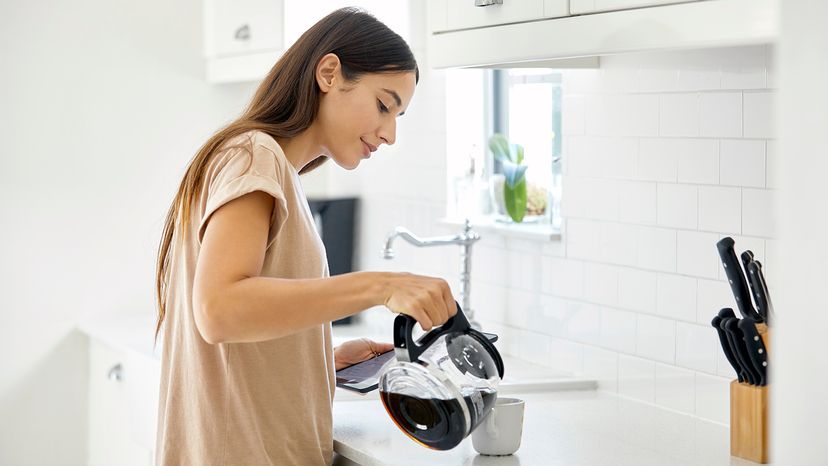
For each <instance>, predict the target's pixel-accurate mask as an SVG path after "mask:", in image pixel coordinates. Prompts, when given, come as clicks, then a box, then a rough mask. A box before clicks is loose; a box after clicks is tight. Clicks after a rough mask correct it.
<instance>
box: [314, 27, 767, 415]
mask: <svg viewBox="0 0 828 466" xmlns="http://www.w3.org/2000/svg"><path fill="white" fill-rule="evenodd" d="M412 29H413V30H416V28H412ZM414 46H415V49H416V50H417V51H418V52H419V53H422V44H421V43H418V42H417V41H415V42H414ZM420 56H421V57H422V55H420ZM420 63H421V67H422V71H423V78H422V81H421V84H420V85H419V86H418V89H417V92H416V95H415V97H414V101H413V103H412V104H411V108H410V110H409V111H408V112H407V113H406V115H405V117H403V118H402V119H400V122H399V125H398V128H399V130H398V132H399V134H398V138H397V141H398V142H397V144H396V145H395V146H394V147H392V148H389V149H385V148H384V149H383V150H381V151H380V152H378V153H377V155H376V156H375V157H374V158H373V159H372V160H371V161H369V162H368V163H365V164H364V165H363V166H361V167H360V168H359V169H358V170H356V172H354V173H346V172H344V171H341V170H330V176H329V187H328V189H329V190H334V191H335V190H336V189H339V188H340V187H341V186H344V187H345V188H344V189H346V190H347V191H348V192H351V193H358V194H359V195H360V196H361V197H362V198H363V206H364V208H363V220H364V223H363V225H362V228H363V231H362V234H361V235H360V241H361V246H362V247H361V251H360V254H359V261H360V264H361V266H362V268H365V269H395V270H408V271H413V272H419V273H433V274H437V275H440V276H443V277H444V278H447V279H450V281H451V282H452V283H453V286H454V290H455V291H457V290H458V288H457V280H456V278H457V274H458V268H459V256H458V249H457V248H450V249H446V248H434V249H421V250H417V249H414V248H413V247H410V246H408V245H406V244H404V243H402V242H398V243H397V244H398V246H397V248H398V249H399V251H398V255H397V258H396V259H395V260H394V261H391V262H389V261H384V260H382V259H380V258H379V249H380V247H381V245H382V241H383V238H384V235H385V234H386V233H387V232H388V231H389V230H390V229H391V228H393V227H394V226H396V225H404V226H406V227H409V228H411V229H412V230H413V231H414V232H415V233H418V234H421V235H431V234H445V233H449V232H452V231H453V230H452V229H450V228H446V227H445V226H443V225H441V224H439V223H438V222H436V221H435V219H437V218H439V217H441V216H442V215H443V214H444V212H445V207H446V189H445V186H446V159H447V156H446V154H445V149H444V148H445V146H446V141H445V138H446V134H445V129H444V128H445V104H444V91H443V84H444V81H445V72H443V71H433V70H428V69H427V62H424V61H423V60H422V59H421V62H420ZM772 70H773V54H772V50H770V48H768V47H764V46H760V47H745V48H733V49H722V50H709V51H681V52H670V53H648V54H637V55H626V56H614V57H604V58H603V59H602V65H601V69H598V70H577V71H567V72H565V75H564V94H565V101H564V108H563V111H564V122H563V123H564V137H565V140H564V153H565V155H564V160H565V170H566V173H565V179H564V218H565V224H566V231H565V235H564V240H563V241H562V242H559V243H552V242H535V241H530V240H525V239H516V238H508V237H500V236H497V235H494V234H483V236H484V239H483V240H482V241H481V242H480V243H478V245H477V246H475V250H474V259H473V271H472V277H473V286H472V305H473V306H474V308H475V309H476V311H477V312H478V316H479V318H481V319H483V323H484V327H487V328H488V329H490V330H492V331H496V332H499V333H500V334H501V336H502V340H501V343H500V347H501V349H502V350H505V352H507V353H510V354H514V355H517V356H520V357H523V358H526V359H529V360H532V361H535V362H537V363H540V364H544V365H549V366H552V367H557V368H560V369H563V370H566V371H572V372H579V373H585V374H588V375H590V376H594V377H596V378H598V380H599V382H600V387H601V389H603V390H607V391H611V392H615V393H619V394H620V395H622V396H626V397H630V398H633V399H637V400H641V401H644V402H647V403H653V404H656V405H659V406H663V407H666V408H669V409H673V410H676V411H678V412H683V413H687V414H690V415H694V416H699V417H701V418H705V419H708V420H711V421H714V422H717V423H720V424H728V423H729V389H728V385H727V384H728V383H729V381H730V380H731V379H732V378H734V377H735V375H734V374H733V373H732V369H730V367H729V365H728V363H727V361H726V360H725V359H724V356H723V354H722V352H721V350H720V349H719V346H718V345H719V343H718V338H717V336H716V333H715V331H714V330H713V328H712V327H710V325H709V322H710V319H711V318H712V317H713V316H714V315H715V314H716V312H717V311H718V310H719V309H720V308H722V307H734V308H735V302H734V299H733V297H732V295H731V293H730V291H729V288H728V286H727V283H726V282H725V281H724V277H723V275H722V272H721V269H722V268H721V265H720V263H719V261H718V256H717V253H716V248H715V243H716V241H718V240H719V239H720V238H721V237H723V236H725V235H730V236H733V237H734V238H735V239H736V245H737V248H738V249H739V250H740V251H741V250H744V249H748V248H749V249H751V250H753V251H754V253H756V255H757V257H758V258H759V260H760V261H762V262H763V264H765V266H766V270H767V271H768V275H769V281H770V282H771V284H772V285H773V284H774V283H775V279H776V276H775V274H774V269H775V268H776V267H777V261H776V260H775V259H774V254H775V251H776V244H775V241H774V240H773V239H772V238H773V236H774V232H773V225H774V222H773V215H772V214H771V212H770V210H769V208H770V204H771V198H772V196H773V189H772V188H773V187H774V186H775V184H776V183H775V177H774V176H773V173H772V172H771V171H769V170H767V167H766V163H767V160H768V159H772V158H774V157H775V156H776V152H777V149H776V142H775V141H774V134H773V131H772V128H771V126H772V125H771V120H772V111H771V103H772V100H773V95H774V91H773V89H774V88H775V87H776V83H775V82H774V77H773V73H772ZM458 155H463V154H458ZM451 156H452V155H449V156H448V157H451ZM355 180H358V181H357V182H355ZM377 315H382V314H381V313H378V314H377ZM384 318H385V319H388V317H387V316H385V317H384Z"/></svg>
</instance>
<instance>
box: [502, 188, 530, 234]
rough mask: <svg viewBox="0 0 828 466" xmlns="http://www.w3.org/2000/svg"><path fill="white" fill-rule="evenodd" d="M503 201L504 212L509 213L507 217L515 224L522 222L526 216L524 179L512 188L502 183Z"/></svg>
mask: <svg viewBox="0 0 828 466" xmlns="http://www.w3.org/2000/svg"><path fill="white" fill-rule="evenodd" d="M503 200H504V201H505V204H506V212H508V213H509V217H511V218H512V220H514V221H515V223H520V222H522V221H523V217H524V216H525V215H526V179H525V178H524V179H523V180H521V181H520V182H519V183H518V184H517V185H515V186H514V187H509V185H507V184H505V183H504V184H503Z"/></svg>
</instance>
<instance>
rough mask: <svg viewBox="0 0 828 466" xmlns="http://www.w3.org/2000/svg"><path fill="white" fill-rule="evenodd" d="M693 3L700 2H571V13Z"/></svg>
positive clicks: (616, 0) (627, 0)
mask: <svg viewBox="0 0 828 466" xmlns="http://www.w3.org/2000/svg"><path fill="white" fill-rule="evenodd" d="M693 1H698V0H570V11H571V12H572V14H583V13H595V12H600V11H617V10H628V9H631V8H641V7H646V6H657V5H669V4H671V3H688V2H693Z"/></svg>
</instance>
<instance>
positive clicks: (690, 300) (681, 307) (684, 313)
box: [657, 274, 697, 322]
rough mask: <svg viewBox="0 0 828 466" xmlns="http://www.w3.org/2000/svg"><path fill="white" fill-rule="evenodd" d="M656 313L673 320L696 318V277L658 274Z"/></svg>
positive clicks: (693, 319)
mask: <svg viewBox="0 0 828 466" xmlns="http://www.w3.org/2000/svg"><path fill="white" fill-rule="evenodd" d="M657 283H658V285H657V286H658V291H657V296H658V298H657V303H658V314H659V315H660V316H663V317H669V318H671V319H675V320H683V321H687V322H694V321H695V320H696V292H697V287H696V279H695V278H691V277H685V276H682V275H669V274H659V275H658V281H657Z"/></svg>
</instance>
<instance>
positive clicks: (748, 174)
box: [719, 139, 765, 188]
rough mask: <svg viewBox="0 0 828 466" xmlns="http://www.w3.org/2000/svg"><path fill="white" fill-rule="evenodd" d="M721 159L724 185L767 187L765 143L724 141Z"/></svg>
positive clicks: (760, 141)
mask: <svg viewBox="0 0 828 466" xmlns="http://www.w3.org/2000/svg"><path fill="white" fill-rule="evenodd" d="M719 157H720V162H719V163H720V166H721V173H720V175H721V183H722V184H723V185H731V186H750V187H755V188H764V187H765V141H762V140H740V139H723V140H722V142H721V154H720V155H719Z"/></svg>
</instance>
